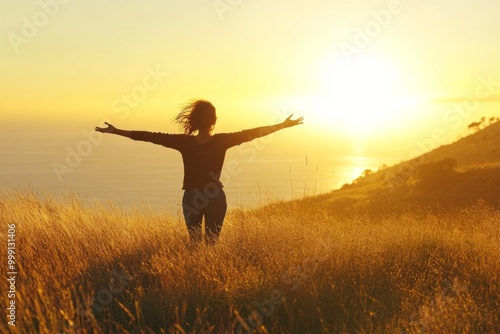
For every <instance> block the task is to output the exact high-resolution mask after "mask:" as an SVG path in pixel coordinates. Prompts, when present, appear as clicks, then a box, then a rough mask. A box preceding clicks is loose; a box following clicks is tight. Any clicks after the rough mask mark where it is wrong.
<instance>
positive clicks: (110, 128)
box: [95, 122, 132, 138]
mask: <svg viewBox="0 0 500 334" xmlns="http://www.w3.org/2000/svg"><path fill="white" fill-rule="evenodd" d="M104 123H105V124H106V125H107V126H108V127H107V128H99V127H97V126H96V128H95V130H96V131H98V132H102V133H112V134H114V135H119V136H123V137H127V138H131V137H132V131H130V130H121V129H117V128H115V127H114V126H113V125H111V124H109V123H108V122H104Z"/></svg>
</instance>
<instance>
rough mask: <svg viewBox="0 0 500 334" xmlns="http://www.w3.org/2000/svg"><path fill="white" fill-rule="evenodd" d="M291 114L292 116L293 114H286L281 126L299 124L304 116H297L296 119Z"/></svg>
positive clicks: (287, 126) (286, 126)
mask: <svg viewBox="0 0 500 334" xmlns="http://www.w3.org/2000/svg"><path fill="white" fill-rule="evenodd" d="M292 116H293V114H292V115H290V116H288V118H287V119H285V120H284V121H283V123H282V124H283V126H284V127H285V128H289V127H291V126H295V125H299V124H302V123H303V121H304V117H299V118H297V119H292Z"/></svg>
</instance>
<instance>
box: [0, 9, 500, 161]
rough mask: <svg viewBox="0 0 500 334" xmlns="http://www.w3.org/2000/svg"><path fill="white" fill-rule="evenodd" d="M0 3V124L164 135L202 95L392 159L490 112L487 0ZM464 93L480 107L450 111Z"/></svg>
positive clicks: (312, 138) (493, 26) (337, 146)
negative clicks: (294, 121) (286, 118)
mask: <svg viewBox="0 0 500 334" xmlns="http://www.w3.org/2000/svg"><path fill="white" fill-rule="evenodd" d="M0 4H1V9H2V10H1V11H0V34H1V36H3V38H2V39H1V42H0V48H1V53H0V73H1V76H0V122H1V123H0V127H2V125H1V124H2V123H3V124H4V125H5V126H7V125H8V124H14V123H16V122H17V123H18V122H21V121H22V122H24V123H23V124H25V128H24V129H26V131H28V130H29V127H30V125H31V124H32V123H33V124H35V123H36V124H40V122H42V123H47V124H51V126H54V127H56V128H57V127H58V126H61V127H70V128H71V127H72V128H77V129H78V128H85V127H88V126H89V125H90V127H92V126H94V125H98V124H96V123H98V122H99V121H100V120H102V119H107V120H108V121H110V122H112V123H113V124H115V125H116V126H118V127H122V128H131V129H134V128H141V129H144V128H146V129H151V130H159V131H169V132H171V131H176V129H175V127H174V126H173V125H172V124H170V123H169V122H170V120H171V119H172V117H174V116H175V114H176V112H177V111H178V110H179V105H181V104H183V103H185V102H187V101H189V100H190V99H193V98H205V99H208V100H210V101H212V102H213V103H214V104H215V106H216V107H217V110H218V114H219V123H218V127H217V130H218V131H236V130H240V129H243V128H249V127H255V126H260V125H267V124H270V123H272V122H276V121H277V120H278V118H280V117H282V116H283V115H285V114H287V113H294V114H295V115H297V116H304V118H305V125H304V126H302V127H301V128H300V129H297V130H296V132H295V133H294V134H293V135H288V137H287V143H288V144H289V143H291V142H292V143H294V144H296V145H297V146H298V147H301V145H302V146H308V145H309V146H311V145H314V146H315V147H316V146H320V147H321V148H324V149H325V151H328V152H329V151H333V152H336V151H341V150H342V149H345V151H346V153H349V152H347V151H350V153H352V154H371V155H376V154H403V155H404V154H406V152H408V151H409V150H411V149H412V148H414V146H415V141H416V140H417V139H418V138H424V137H428V136H431V137H432V132H433V130H435V129H436V128H438V129H441V128H443V129H444V130H445V131H446V133H447V134H448V136H447V138H448V141H451V140H453V139H455V136H456V134H457V133H459V132H460V131H462V130H463V129H464V128H465V127H466V125H467V124H468V123H469V122H472V121H475V120H477V119H479V118H480V117H481V116H483V114H491V115H495V113H496V115H498V116H500V114H499V113H498V109H499V108H498V104H497V102H498V101H500V98H499V96H500V84H497V83H498V82H500V62H499V61H498V59H500V44H499V43H498V32H499V31H500V20H498V14H499V13H500V3H499V2H498V1H497V0H479V1H475V2H471V1H465V0H459V1H456V0H455V1H452V0H438V1H434V2H428V1H416V0H406V1H404V0H401V1H397V0H391V1H347V0H342V1H335V0H329V1H326V0H312V1H307V2H306V1H298V0H287V1H284V0H281V1H264V0H252V1H248V0H239V1H237V0H220V1H217V0H206V1H200V0H196V1H195V0H183V1H151V0H144V1H116V0H115V1H97V0H85V1H79V0H71V1H69V0H39V1H7V0H0ZM477 92H479V93H480V94H479V95H480V98H478V97H477V94H478V93H477ZM474 99H476V100H481V101H483V100H487V101H490V103H489V104H481V107H474V106H472V107H470V108H469V109H470V110H469V111H462V112H460V111H457V110H450V109H449V108H450V105H451V106H452V105H453V103H459V104H463V103H465V101H468V102H469V103H473V102H475V101H474ZM485 105H486V107H485ZM318 140H320V141H318ZM318 143H321V144H320V145H318Z"/></svg>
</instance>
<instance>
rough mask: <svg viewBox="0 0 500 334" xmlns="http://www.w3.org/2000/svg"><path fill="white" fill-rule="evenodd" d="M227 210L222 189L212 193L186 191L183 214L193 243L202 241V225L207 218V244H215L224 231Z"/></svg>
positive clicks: (199, 190) (213, 190) (194, 190)
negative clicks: (223, 225)
mask: <svg viewBox="0 0 500 334" xmlns="http://www.w3.org/2000/svg"><path fill="white" fill-rule="evenodd" d="M226 209H227V202H226V194H225V193H224V191H223V190H222V188H216V189H215V188H212V189H211V190H210V191H208V190H207V191H203V190H201V189H197V188H195V189H187V190H185V191H184V196H183V198H182V212H183V214H184V219H185V220H186V225H187V228H188V232H189V236H190V238H191V241H196V242H200V241H202V239H203V237H202V230H201V224H202V220H203V216H205V242H206V243H209V244H213V243H215V242H216V241H217V238H218V237H219V234H220V231H221V229H222V223H223V221H224V217H225V216H226Z"/></svg>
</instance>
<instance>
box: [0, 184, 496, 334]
mask: <svg viewBox="0 0 500 334" xmlns="http://www.w3.org/2000/svg"><path fill="white" fill-rule="evenodd" d="M0 202H2V204H0V220H1V222H2V229H3V230H6V229H7V224H8V223H10V224H12V223H15V224H16V230H17V236H16V237H17V247H18V251H19V253H18V257H17V259H18V261H19V265H20V275H19V278H18V292H17V293H18V295H17V298H18V300H17V307H18V309H17V318H16V325H17V326H16V330H13V327H9V326H7V319H6V317H5V316H2V323H1V324H0V328H9V329H11V331H12V332H16V331H17V332H20V333H234V332H241V333H246V332H261V333H266V332H269V333H341V332H346V333H347V332H348V333H461V332H465V333H495V332H496V333H498V332H500V325H499V323H500V319H499V317H500V287H499V273H500V262H499V261H498V259H499V258H500V229H499V228H498V227H499V226H498V224H499V222H500V213H499V212H498V211H495V210H494V209H493V208H491V207H489V206H487V205H486V204H484V203H478V204H477V205H474V206H472V207H468V208H463V209H459V210H455V211H453V212H447V213H440V214H429V215H427V216H425V217H422V216H416V215H413V214H403V215H392V216H386V217H382V218H373V217H370V216H365V215H363V214H361V213H360V214H359V215H357V216H351V217H347V218H345V217H344V218H336V217H333V216H331V215H329V214H328V213H327V211H325V210H323V209H321V208H314V207H311V206H307V207H306V206H305V205H301V204H298V203H292V204H279V203H277V204H274V205H271V206H268V207H265V208H262V209H259V210H252V211H232V212H230V213H229V215H228V217H227V220H226V223H225V226H224V229H223V235H222V238H221V240H220V242H219V243H218V244H217V245H216V246H213V247H210V246H204V245H200V246H198V247H191V245H190V244H189V243H188V240H187V232H186V230H185V226H184V223H183V221H182V219H180V216H178V217H175V216H172V215H168V214H166V213H161V212H158V211H153V210H150V209H148V208H144V209H142V210H127V209H123V208H120V207H117V206H116V205H112V204H100V203H94V204H92V205H84V204H82V202H81V201H80V200H79V199H78V198H76V197H74V196H68V197H66V198H65V199H64V200H54V199H50V198H49V199H47V198H46V197H45V199H41V198H40V197H38V196H35V195H34V194H33V193H21V192H12V193H8V194H5V193H4V194H3V195H1V196H0ZM2 238H3V239H2V244H3V245H5V244H6V243H5V233H4V231H2ZM5 256H6V255H5V251H2V263H6V259H5ZM5 271H6V270H5ZM3 291H4V290H3V289H2V296H1V299H0V300H1V303H0V307H1V309H2V310H6V308H7V304H6V303H7V298H6V293H4V292H3ZM4 312H6V311H4Z"/></svg>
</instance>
